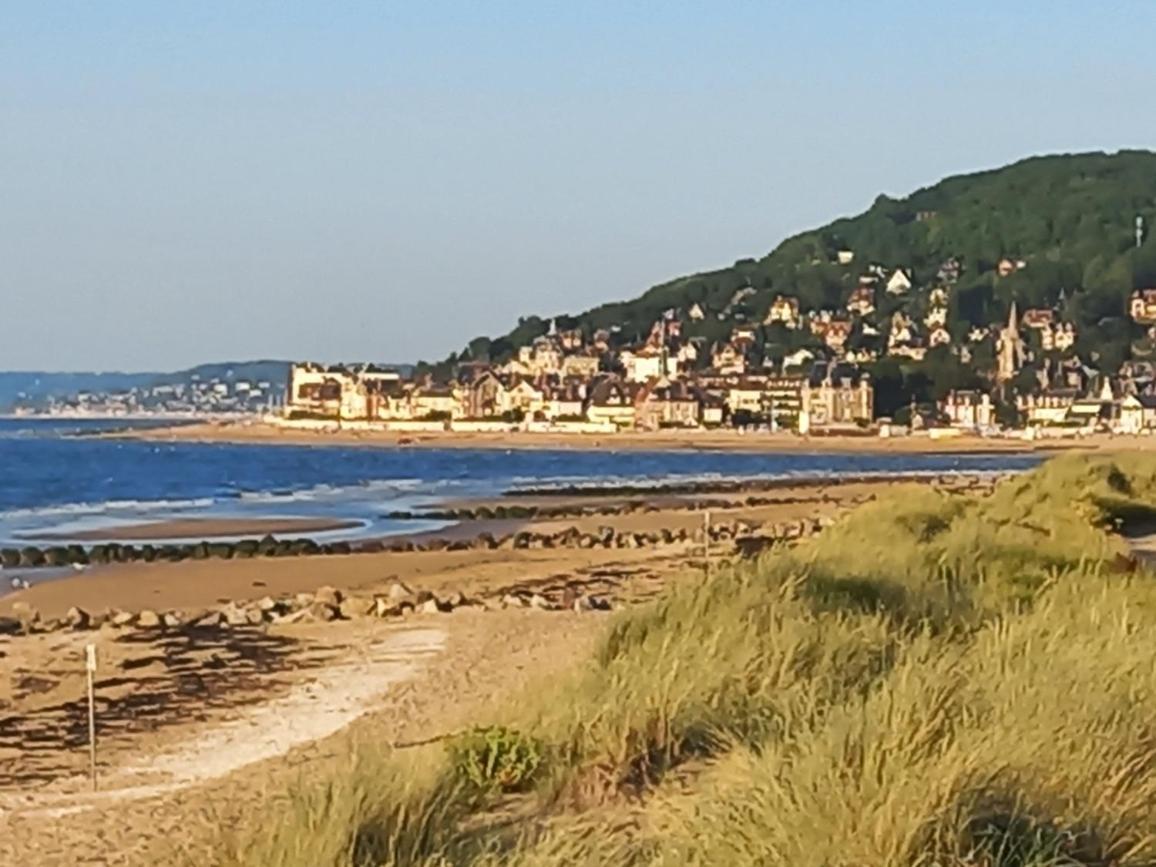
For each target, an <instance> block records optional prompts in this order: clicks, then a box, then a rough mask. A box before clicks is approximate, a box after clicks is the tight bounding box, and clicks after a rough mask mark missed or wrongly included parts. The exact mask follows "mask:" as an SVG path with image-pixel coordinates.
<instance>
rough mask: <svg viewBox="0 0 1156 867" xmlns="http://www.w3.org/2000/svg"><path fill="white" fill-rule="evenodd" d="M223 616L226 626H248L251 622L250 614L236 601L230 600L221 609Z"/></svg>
mask: <svg viewBox="0 0 1156 867" xmlns="http://www.w3.org/2000/svg"><path fill="white" fill-rule="evenodd" d="M221 618H222V619H223V620H224V621H225V625H226V626H247V625H248V624H249V615H248V614H247V613H246V612H245V610H244V609H243V608H241V607H240V606H238V605H237V604H236V603H235V602H230V603H229V604H228V605H226V606H225V607H224V608H222V609H221Z"/></svg>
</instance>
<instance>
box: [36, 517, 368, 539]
mask: <svg viewBox="0 0 1156 867" xmlns="http://www.w3.org/2000/svg"><path fill="white" fill-rule="evenodd" d="M360 526H361V524H360V523H359V522H357V521H347V520H338V519H335V518H174V519H172V520H169V521H149V522H145V523H140V524H120V525H118V526H115V527H106V528H101V529H96V530H83V531H81V532H78V533H51V532H50V533H37V534H35V535H28V536H25V537H24V538H26V539H29V540H35V541H60V540H65V539H67V540H77V541H83V542H112V541H118V542H119V541H124V540H126V539H132V540H134V541H136V540H144V541H150V540H156V539H195V540H201V539H218V538H235V537H238V536H265V535H274V534H282V535H285V534H295V535H307V534H310V533H328V532H333V531H335V530H352V529H354V528H355V527H360Z"/></svg>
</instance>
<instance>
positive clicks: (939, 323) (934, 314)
mask: <svg viewBox="0 0 1156 867" xmlns="http://www.w3.org/2000/svg"><path fill="white" fill-rule="evenodd" d="M923 322H924V324H925V325H926V326H927V327H928V328H943V327H944V326H945V325H947V308H946V307H930V308H928V310H927V315H926V316H925V317H923Z"/></svg>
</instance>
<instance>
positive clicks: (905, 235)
mask: <svg viewBox="0 0 1156 867" xmlns="http://www.w3.org/2000/svg"><path fill="white" fill-rule="evenodd" d="M1137 216H1140V217H1143V218H1144V220H1145V221H1146V223H1145V225H1146V227H1147V231H1146V232H1145V236H1144V243H1143V244H1142V246H1140V247H1136V245H1135V220H1136V218H1137ZM1154 226H1156V153H1151V152H1147V151H1122V152H1120V153H1117V154H1111V155H1108V154H1102V153H1087V154H1074V155H1057V156H1046V157H1035V158H1031V159H1026V160H1023V161H1021V162H1018V163H1015V164H1013V165H1009V166H1006V167H1004V168H1000V169H997V170H994V171H985V172H978V173H974V174H968V175H960V176H956V177H951V178H947V179H945V180H943V181H941V182H939V183H937V184H935V185H934V186H931V187H927V188H925V189H921V190H917V191H916V192H914V193H912V194H911V195H910V196H907V197H906V198H902V199H892V198H890V197H888V196H879V198H878V199H876V201H875V203H874V204H873V205H872V206H871V207H870V208H869V209H867V210H866V211H865V212H863V213H862V214H859V215H858V216H855V217H848V218H844V219H839V220H835V221H834V222H832V223H829V224H828V225H826V226H823V227H821V228H818V229H813V230H811V231H807V232H803V233H801V234H799V235H796V236H794V237H791V238H788V239H787V240H785V241H783V242H782V243H781V244H779V246H778V247H776V248H775V249H774V250H773V251H772V252H771V253H769V254H767V255H766V256H763V257H762V258H759V259H743V260H740V261H738V262H736V263H735V264H734V265H732V266H730V267H729V268H722V269H719V270H717V271H707V272H703V273H699V274H693V275H690V276H687V277H680V278H678V279H675V280H671V281H669V282H667V283H663V284H661V285H658V286H655V287H653V288H651V289H650V290H648V291H647V292H645V293H644V294H643V295H641V296H640V297H638V298H636V299H634V300H632V301H625V302H621V303H614V304H605V305H602V306H600V307H596V308H594V309H592V310H588V311H586V312H584V313H580V314H578V315H566V316H559V317H557V319H556V323H557V326H558V327H559V328H579V329H582V330H583V331H584V332H585V333H586V334H587V335H590V334H592V333H593V332H594V331H595V330H597V329H612V328H617V329H619V330H618V331H616V332H615V333H614V334H613V335H612V341H617V342H618V343H619V344H622V345H624V344H629V343H633V342H637V341H639V340H641V339H644V338H645V337H646V335H647V333H648V332H649V330H650V328H651V326H652V324H653V323H654V322H655V321H656V320H658V319H659V318H660V317H661V316H662V314H663V312H664V311H666V310H669V309H674V310H676V311H678V313H679V315H680V316H681V317H682V318H683V319H684V320H686V315H687V312H688V310H689V309H690V307H691V306H692V305H693V304H696V303H697V304H699V305H701V307H702V308H703V310H704V311H705V312H706V317H705V319H703V320H702V321H684V325H685V328H684V333H685V334H686V335H687V336H695V335H697V336H702V337H705V338H707V339H708V340H718V339H725V338H727V337H729V336H730V332H731V329H732V328H733V327H734V326H735V325H736V324H737V323H739V322H741V321H749V322H754V323H761V322H762V321H763V319H764V317H765V315H766V313H767V311H768V309H769V308H770V305H771V302H772V301H773V300H774V298H775V296H776V295H779V294H783V295H788V296H794V297H797V298H798V299H799V302H800V307H801V309H802V310H803V311H804V312H805V311H811V310H821V309H836V310H841V309H842V308H843V306H844V304H845V303H846V301H847V299H848V297H849V295H850V293H851V290H852V289H853V288H854V287H855V286H856V285H857V283H858V280H859V277H860V276H861V275H863V274H864V273H865V272H866V270H867V268H868V267H869V266H870V265H872V264H877V265H880V266H883V267H884V268H886V269H888V272H890V270H891V269H894V268H899V267H902V268H907V269H910V270H911V276H912V281H913V283H914V285H915V287H916V288H915V290H914V291H913V292H912V293H910V294H909V295H908V296H907V297H905V298H902V299H896V298H880V302H879V307H878V309H877V311H876V314H874V317H875V319H876V320H877V321H880V322H882V321H884V320H886V319H887V318H888V317H889V316H890V315H891V314H892V313H894V312H896V311H899V310H903V311H904V312H906V313H908V314H909V315H911V316H912V317H913V318H915V319H916V321H917V322H921V321H922V317H923V315H924V313H925V311H926V309H927V303H928V299H929V295H930V291H931V290H932V289H933V288H935V287H936V286H939V285H943V284H944V282H945V281H944V280H943V278H942V277H941V275H940V274H939V271H940V267H941V265H942V264H943V263H944V262H945V261H946V260H948V259H950V258H956V259H958V260H959V263H960V265H961V266H962V272H961V273H960V274H959V276H958V280H957V282H955V283H954V285H953V286H951V287H950V292H949V302H948V303H949V315H948V320H947V328H948V330H949V331H950V333H951V336H952V338H953V345H956V346H958V345H960V344H961V343H962V342H963V341H964V340H965V339H966V337H967V335H968V333H969V331H970V329H971V328H972V326H989V325H991V324H992V323H995V322H1002V321H1005V320H1006V317H1007V311H1008V308H1009V306H1010V304H1011V302H1012V301H1013V300H1015V301H1017V302H1018V303H1019V306H1020V310H1021V311H1022V310H1023V309H1025V308H1028V307H1046V308H1056V309H1057V310H1058V312H1059V314H1060V316H1061V317H1062V319H1063V320H1064V321H1067V322H1071V323H1073V324H1074V325H1075V326H1076V330H1077V343H1076V346H1075V347H1074V349H1073V350H1072V352H1073V353H1074V354H1078V355H1079V356H1080V358H1082V359H1083V360H1084V361H1085V362H1087V363H1090V364H1093V365H1094V366H1096V367H1097V368H1099V369H1101V370H1103V371H1104V372H1106V373H1115V372H1116V371H1117V369H1118V368H1119V366H1120V364H1121V362H1122V361H1124V360H1125V359H1128V358H1132V357H1146V356H1147V355H1148V354H1149V352H1150V351H1151V350H1152V347H1151V346H1150V345H1149V344H1150V341H1147V340H1145V339H1144V332H1143V329H1141V328H1138V327H1136V326H1135V325H1134V324H1133V323H1132V322H1131V321H1130V320H1129V319H1128V318H1127V296H1128V295H1129V293H1130V292H1131V291H1132V290H1133V289H1134V288H1137V287H1156V237H1154V234H1156V233H1153V232H1152V231H1151V228H1152V227H1154ZM840 251H851V252H853V253H854V259H853V260H852V261H851V262H849V263H847V264H840V261H839V255H838V254H839V253H840ZM1004 257H1008V258H1010V259H1012V260H1013V261H1019V260H1022V261H1024V262H1026V263H1027V267H1025V268H1023V269H1021V270H1018V271H1016V272H1015V273H1013V274H1010V275H1008V276H1004V277H1001V276H999V274H998V271H997V265H998V263H999V261H1000V260H1001V259H1002V258H1004ZM748 288H749V289H750V290H752V291H751V292H750V293H749V294H747V295H746V296H745V297H743V298H741V299H738V300H737V303H736V293H740V292H741V290H744V289H748ZM879 294H880V295H882V294H883V293H882V291H880V293H879ZM720 317H721V318H720ZM548 326H549V320H548V319H547V318H542V317H538V316H530V317H527V318H524V319H522V320H520V321H519V324H518V327H517V328H515V329H514V330H512V331H511V332H510V333H508V334H506V335H504V336H502V337H498V338H496V339H493V340H491V339H490V338H487V337H480V338H477V339H476V340H474V341H471V343H470V344H469V345H468V346H467V347H466V348H465V349H464V350H463V351H462V352H461V353H460V354H457V355H455V356H454V357H453V358H452V359H451V361H464V360H479V359H485V358H489V359H504V358H506V357H508V356H509V355H510V354H512V353H513V352H514V351H515V350H516V349H517V348H518V347H519V346H523V345H525V344H527V343H529V342H530V341H532V340H533V339H534V338H535V337H538V336H540V335H542V334H544V333H546V330H547V328H548ZM885 337H886V332H885V331H884V335H883V339H885ZM759 339H760V342H761V343H762V349H763V351H764V352H765V354H766V355H767V356H769V357H771V358H772V359H775V360H780V359H781V358H782V357H783V356H784V355H785V354H786V353H788V352H790V351H793V350H794V349H797V348H799V347H801V346H813V347H814V348H816V349H818V348H819V346H820V344H819V341H818V340H817V339H815V338H813V337H812V336H811V335H810V334H809V333H807V332H806V331H805V330H803V331H791V330H788V329H786V328H783V327H782V326H770V327H767V328H763V329H761V333H760V335H759ZM872 341H873V338H871V337H870V336H868V335H866V334H863V333H860V332H858V331H856V332H853V333H852V335H851V338H850V341H849V343H848V347H849V348H860V347H863V346H870V345H873V343H872ZM1041 354H1042V353H1041ZM992 360H993V358H992V352H991V348H990V346H989V345H984V346H980V347H977V348H975V350H974V351H973V352H972V355H971V358H970V359H969V360H967V361H966V362H961V361H960V360H959V359H957V358H956V357H955V356H954V355H952V354H951V353H950V352H949V351H947V350H946V349H942V348H941V349H938V350H935V351H933V352H931V353H929V356H928V358H927V360H925V361H924V362H920V363H912V362H907V361H903V362H902V363H900V362H899V361H897V360H895V359H891V360H888V359H884V360H882V361H881V362H879V364H878V365H876V366H877V368H878V369H877V370H875V371H873V374H874V376H875V378H876V379H877V380H884V381H885V386H884V388H883V389H882V391H881V393H880V394H879V396H878V402H879V404H880V412H881V413H882V414H891V413H893V412H894V411H895V410H896V409H897V408H898V407H899V406H902V405H904V404H906V402H907V401H908V400H909V399H912V398H914V399H915V400H917V401H920V402H922V401H928V400H931V399H933V398H936V397H939V396H942V394H943V393H945V392H946V391H947V390H948V389H950V388H962V387H972V386H975V385H977V384H979V383H980V382H981V381H982V378H983V377H984V376H985V375H986V374H987V373H988V372H989V371H990V366H991V364H992ZM704 361H705V358H704ZM447 369H448V368H447ZM1028 379H1029V380H1030V377H1028ZM1029 384H1030V383H1029Z"/></svg>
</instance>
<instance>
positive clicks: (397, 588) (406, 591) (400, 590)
mask: <svg viewBox="0 0 1156 867" xmlns="http://www.w3.org/2000/svg"><path fill="white" fill-rule="evenodd" d="M385 595H386V596H387V597H388V598H389V599H390V601H391V602H400V601H402V600H403V599H410V598H412V597H413V595H414V593H413V590H411V589H410V588H409V587H407V586H406V585H404V584H402V583H401V582H400V581H394V582H393V583H392V584H390V585H389V589H388V590H387V591H385Z"/></svg>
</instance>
